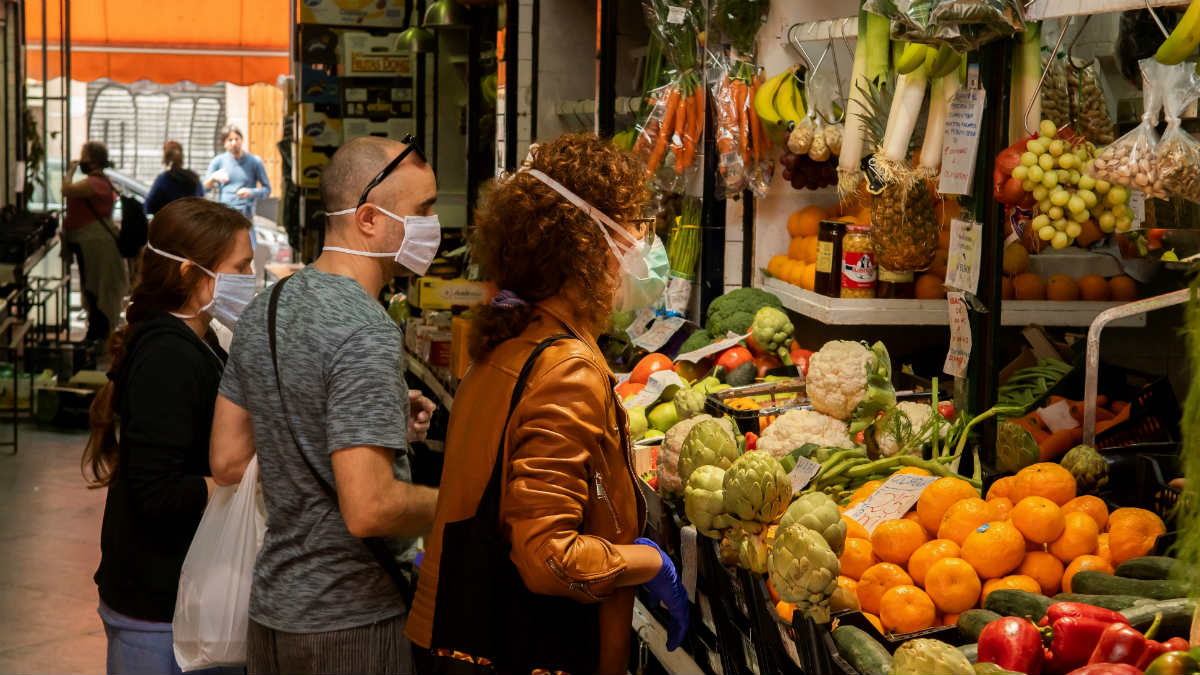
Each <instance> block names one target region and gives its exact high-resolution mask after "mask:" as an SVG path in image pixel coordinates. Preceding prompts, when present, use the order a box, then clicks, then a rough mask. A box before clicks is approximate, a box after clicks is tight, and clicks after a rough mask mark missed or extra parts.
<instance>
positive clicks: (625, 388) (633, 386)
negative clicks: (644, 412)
mask: <svg viewBox="0 0 1200 675" xmlns="http://www.w3.org/2000/svg"><path fill="white" fill-rule="evenodd" d="M645 388H646V385H644V384H642V383H640V382H630V381H628V380H626V381H625V382H622V383H621V384H619V385H617V396H620V397H621V400H622V401H624V400H625V399H627V398H629V397H630V396H637V395H638V394H640V393H641V391H642V390H643V389H645Z"/></svg>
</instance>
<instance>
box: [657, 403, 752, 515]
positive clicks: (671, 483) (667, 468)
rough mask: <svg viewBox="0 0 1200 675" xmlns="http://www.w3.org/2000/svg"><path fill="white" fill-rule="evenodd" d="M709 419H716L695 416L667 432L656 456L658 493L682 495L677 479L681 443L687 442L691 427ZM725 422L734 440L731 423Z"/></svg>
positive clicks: (735, 435)
mask: <svg viewBox="0 0 1200 675" xmlns="http://www.w3.org/2000/svg"><path fill="white" fill-rule="evenodd" d="M711 419H716V418H714V417H713V416H711V415H696V416H695V417H689V418H688V419H686V420H682V421H680V422H677V423H676V424H675V426H673V427H671V428H670V430H668V431H667V434H666V437H665V438H663V444H662V449H661V451H660V452H659V455H658V489H659V491H660V492H662V493H663V494H667V495H681V494H683V481H682V480H680V478H679V452H680V451H681V450H682V449H683V442H684V441H685V440H687V437H688V433H689V432H691V430H692V427H694V426H696V425H697V424H699V423H701V422H703V421H704V420H711ZM725 422H726V424H728V425H729V426H730V432H729V433H730V435H731V436H732V437H733V438H734V439H735V440H736V439H737V433H736V432H735V431H734V429H733V421H732V420H730V419H728V418H725Z"/></svg>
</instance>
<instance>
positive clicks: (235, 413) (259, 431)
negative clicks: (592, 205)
mask: <svg viewBox="0 0 1200 675" xmlns="http://www.w3.org/2000/svg"><path fill="white" fill-rule="evenodd" d="M321 199H322V201H323V203H324V207H325V209H326V211H327V212H328V213H327V216H328V218H327V220H326V223H327V224H326V231H325V249H324V251H323V252H322V253H321V255H320V257H318V258H317V260H316V261H315V262H314V263H313V264H311V265H309V266H308V267H305V268H304V269H302V270H300V271H299V272H297V273H296V274H294V275H292V276H290V277H288V278H286V279H284V280H282V281H280V282H278V283H277V285H275V286H274V287H273V289H272V292H267V293H262V294H261V295H259V297H258V298H256V299H255V300H254V302H252V303H251V304H250V306H249V307H247V308H246V313H245V315H244V316H243V317H242V320H241V321H240V322H239V323H238V327H237V330H235V331H234V334H233V344H232V346H231V348H230V359H229V365H228V366H227V367H226V369H225V375H224V378H223V379H222V380H221V391H220V395H219V396H218V397H217V407H216V414H215V416H214V418H213V433H212V440H211V455H210V461H211V463H212V468H213V477H214V478H215V479H216V481H217V483H218V484H220V485H229V484H232V483H236V482H237V481H239V480H241V476H242V473H243V472H244V471H245V468H246V465H247V464H248V463H249V462H250V459H251V457H254V456H255V453H256V452H257V455H258V467H259V476H260V478H261V480H262V488H263V498H264V500H265V502H266V506H267V535H266V538H265V540H264V541H263V547H262V550H261V551H260V552H259V554H258V559H257V561H256V562H255V565H254V581H253V584H252V587H251V590H250V607H249V614H250V627H249V635H248V637H247V647H246V656H247V664H246V666H247V670H248V671H249V672H250V673H412V672H416V671H415V670H414V668H413V662H412V646H411V645H410V644H409V642H408V640H407V639H406V638H405V637H404V622H405V619H406V617H407V612H408V603H409V599H408V598H407V597H405V596H406V595H407V591H406V589H407V588H408V587H409V586H410V584H411V582H410V581H408V578H407V573H406V572H405V570H402V569H399V570H393V569H392V568H394V567H397V559H399V560H401V561H404V562H406V563H407V562H411V561H412V560H413V559H414V558H415V556H416V538H417V537H420V536H422V535H424V534H425V533H427V532H428V531H429V526H430V524H431V523H432V522H433V509H434V504H435V503H436V501H437V490H435V489H432V488H428V487H423V486H418V485H414V484H413V482H412V468H411V462H410V460H409V454H408V451H409V447H408V446H409V443H412V442H414V441H417V440H421V439H422V438H424V435H425V432H426V431H427V430H428V428H429V417H430V413H431V412H432V409H433V403H432V402H431V401H430V400H429V399H427V398H425V397H424V396H421V395H420V393H419V392H412V391H409V390H408V387H407V386H406V384H405V382H404V377H403V372H404V349H403V344H404V338H403V335H402V334H401V332H400V329H399V327H398V326H397V325H396V323H395V322H393V321H392V320H391V318H389V317H388V315H387V312H385V311H384V309H383V306H382V304H381V303H379V302H378V300H377V299H376V298H378V297H379V292H380V290H381V289H382V288H383V286H384V284H386V283H387V282H388V281H391V280H392V279H393V278H394V277H396V276H397V275H402V274H405V275H406V274H424V273H425V272H426V270H427V269H428V267H429V264H430V262H432V261H433V257H434V255H435V254H436V253H437V249H438V245H439V243H440V241H441V229H440V226H439V224H438V220H437V216H435V215H433V205H434V202H435V201H436V200H437V182H436V180H435V178H434V175H433V170H432V169H431V168H430V167H429V165H428V164H427V163H426V162H425V160H424V157H423V155H422V154H421V151H420V150H419V149H418V148H417V146H416V145H415V144H413V143H412V140H411V138H408V139H405V142H398V141H394V140H388V139H384V138H376V137H373V136H368V137H365V138H357V139H354V140H352V141H350V142H348V143H346V144H345V145H343V146H342V147H341V148H340V149H338V151H337V152H336V153H334V155H333V157H332V158H331V159H330V161H329V165H328V166H327V167H326V168H325V170H324V171H323V172H322V174H321ZM274 303H277V306H276V314H275V316H276V318H275V322H274V323H275V324H277V325H275V326H273V325H272V324H273V322H272V320H271V318H270V312H271V305H272V304H274ZM272 329H273V332H274V334H275V336H276V341H275V342H274V343H273V342H272V339H271V332H269V331H272ZM275 357H277V358H278V361H277V363H278V367H276V364H275V362H274V359H275ZM393 572H394V573H393ZM626 630H628V627H626Z"/></svg>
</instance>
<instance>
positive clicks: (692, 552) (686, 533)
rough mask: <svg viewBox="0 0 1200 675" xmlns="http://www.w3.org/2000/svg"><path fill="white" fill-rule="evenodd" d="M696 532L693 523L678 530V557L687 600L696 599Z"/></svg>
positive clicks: (693, 600)
mask: <svg viewBox="0 0 1200 675" xmlns="http://www.w3.org/2000/svg"><path fill="white" fill-rule="evenodd" d="M697 534H699V533H698V532H696V526H695V525H688V526H686V527H684V528H683V529H682V530H680V531H679V557H680V558H682V559H683V576H682V578H681V581H683V587H684V589H685V590H687V594H688V600H691V601H692V602H695V601H696V561H697V559H698V556H697V555H696V536H697Z"/></svg>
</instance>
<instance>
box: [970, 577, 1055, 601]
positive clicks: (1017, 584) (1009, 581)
mask: <svg viewBox="0 0 1200 675" xmlns="http://www.w3.org/2000/svg"><path fill="white" fill-rule="evenodd" d="M1000 589H1006V590H1013V591H1025V592H1027V593H1041V592H1042V586H1041V584H1039V583H1038V581H1037V579H1034V578H1033V577H1031V576H1027V575H1024V574H1010V575H1009V576H1006V577H1001V578H1000V579H989V580H988V581H987V582H986V583H984V584H983V594H982V595H980V596H979V602H980V604H983V603H984V602H987V596H988V594H990V593H991V592H992V591H998V590H1000Z"/></svg>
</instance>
